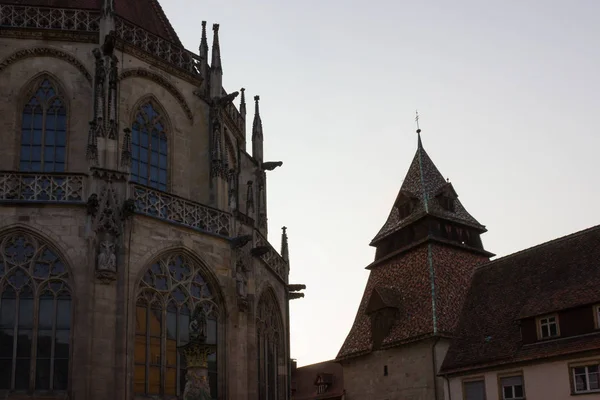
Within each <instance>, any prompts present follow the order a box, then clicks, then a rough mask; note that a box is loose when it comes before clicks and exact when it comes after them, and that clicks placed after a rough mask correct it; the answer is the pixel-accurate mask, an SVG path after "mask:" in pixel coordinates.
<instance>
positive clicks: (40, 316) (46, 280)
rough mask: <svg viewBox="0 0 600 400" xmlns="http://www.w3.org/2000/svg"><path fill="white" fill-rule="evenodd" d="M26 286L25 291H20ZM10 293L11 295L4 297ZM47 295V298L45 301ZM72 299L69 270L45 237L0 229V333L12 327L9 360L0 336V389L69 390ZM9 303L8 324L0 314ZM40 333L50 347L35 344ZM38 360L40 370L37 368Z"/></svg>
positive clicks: (5, 312) (64, 259)
mask: <svg viewBox="0 0 600 400" xmlns="http://www.w3.org/2000/svg"><path fill="white" fill-rule="evenodd" d="M19 246H20V248H22V249H23V250H22V251H21V252H18V251H17V250H16V248H18V247H19ZM28 286H30V290H31V291H30V292H27V291H24V289H25V288H26V287H28ZM11 291H12V292H13V293H14V297H13V296H10V292H11ZM24 295H26V296H27V297H24ZM48 295H51V296H52V300H51V301H49V300H50V297H49V296H48ZM24 300H27V301H29V302H30V304H31V305H30V307H31V315H30V316H29V320H27V323H25V324H23V323H22V319H23V317H26V316H27V314H29V313H27V314H22V313H21V311H22V309H21V306H22V305H23V301H24ZM73 300H74V299H73V289H72V282H71V281H70V268H69V266H68V264H67V262H66V258H65V257H64V256H63V255H62V254H61V253H60V252H59V251H58V250H57V249H56V247H55V246H53V245H52V244H51V243H50V241H49V240H46V239H43V238H41V237H39V236H38V235H36V234H34V233H31V232H29V231H25V230H21V229H18V230H10V231H6V232H2V233H0V332H1V333H2V334H10V333H11V332H10V331H11V330H12V333H13V339H12V342H13V343H12V355H11V358H10V360H8V359H7V357H6V356H5V354H3V350H4V349H3V346H4V345H7V344H10V343H9V342H10V341H6V342H4V344H2V343H1V340H2V339H1V338H0V393H2V392H5V391H15V392H29V393H31V392H35V393H42V394H43V393H48V392H53V393H61V392H67V391H69V390H70V386H71V380H70V376H71V371H72V363H71V362H72V352H73V346H72V343H73V340H72V339H73V316H74V313H75V310H74V308H75V307H74V301H73ZM11 301H12V304H11ZM7 305H8V306H7ZM12 307H14V308H13V310H14V313H12V317H13V321H12V328H11V327H10V326H9V325H10V324H7V323H6V321H7V320H6V317H7V316H8V317H9V318H10V314H9V313H10V309H11V308H12ZM45 310H46V312H44V311H45ZM61 310H62V311H61ZM49 312H52V313H53V315H52V316H51V318H48V313H49ZM65 319H66V320H65ZM65 322H66V323H65ZM44 328H46V329H44ZM44 334H45V335H44ZM25 335H28V336H29V337H30V342H29V343H28V344H27V345H25V346H23V345H22V342H21V340H22V338H23V336H25ZM42 335H44V336H45V337H46V338H47V339H48V341H49V343H51V345H50V346H40V345H39V343H40V340H41V338H42V337H44V336H42ZM58 339H62V344H63V346H62V349H60V348H58V347H57V340H58ZM65 341H66V343H65ZM58 343H60V342H58ZM64 344H66V346H64ZM19 346H20V347H19ZM44 350H45V351H46V353H45V354H44V353H43V351H44ZM19 353H21V354H20V355H19ZM2 362H5V363H8V362H10V368H9V369H6V366H5V365H2ZM19 364H21V365H20V366H19ZM44 364H46V368H43V367H40V366H42V365H44ZM3 374H5V375H3ZM44 374H47V375H46V376H45V375H44ZM61 374H62V379H61ZM45 379H47V380H46V381H45V382H44V380H45Z"/></svg>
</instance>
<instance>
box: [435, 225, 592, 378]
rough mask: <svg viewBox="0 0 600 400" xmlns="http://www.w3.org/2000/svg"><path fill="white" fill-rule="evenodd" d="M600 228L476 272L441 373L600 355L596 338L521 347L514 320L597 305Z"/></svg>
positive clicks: (488, 265) (531, 249)
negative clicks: (581, 353) (595, 351)
mask: <svg viewBox="0 0 600 400" xmlns="http://www.w3.org/2000/svg"><path fill="white" fill-rule="evenodd" d="M598 287H600V226H596V227H593V228H590V229H587V230H584V231H581V232H577V233H574V234H572V235H569V236H565V237H562V238H559V239H556V240H553V241H550V242H547V243H544V244H541V245H539V246H536V247H532V248H530V249H527V250H524V251H521V252H518V253H515V254H512V255H509V256H506V257H503V258H500V259H497V260H494V261H492V262H490V263H487V264H485V265H483V266H481V267H480V268H478V269H477V270H476V272H475V274H474V277H473V281H472V284H471V288H470V290H469V294H468V296H467V299H466V300H465V305H464V307H463V310H462V314H461V318H460V323H459V326H458V329H457V332H456V338H455V339H454V341H453V343H452V344H451V346H450V348H449V350H448V354H447V356H446V358H445V360H444V363H443V365H442V372H443V373H448V372H452V371H457V370H465V369H474V368H478V367H482V366H486V365H492V364H501V363H508V362H518V361H523V360H532V359H536V358H541V357H550V356H555V355H561V354H568V353H573V352H578V351H585V350H590V349H600V335H596V336H593V335H592V336H585V337H579V338H577V337H575V338H568V339H567V338H565V339H559V340H553V341H549V342H546V343H536V344H528V345H522V344H521V333H520V328H519V325H518V323H517V322H518V320H519V319H520V318H523V317H529V316H537V315H542V314H546V313H548V312H551V311H558V310H563V309H566V308H571V307H577V306H583V305H587V304H591V303H595V302H600V290H598Z"/></svg>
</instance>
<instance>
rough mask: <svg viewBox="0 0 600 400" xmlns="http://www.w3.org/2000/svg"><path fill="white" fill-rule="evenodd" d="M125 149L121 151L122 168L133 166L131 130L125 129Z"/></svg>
mask: <svg viewBox="0 0 600 400" xmlns="http://www.w3.org/2000/svg"><path fill="white" fill-rule="evenodd" d="M123 132H124V133H125V134H124V135H123V149H122V150H121V166H123V167H127V168H128V167H130V166H131V129H129V128H125V129H123Z"/></svg>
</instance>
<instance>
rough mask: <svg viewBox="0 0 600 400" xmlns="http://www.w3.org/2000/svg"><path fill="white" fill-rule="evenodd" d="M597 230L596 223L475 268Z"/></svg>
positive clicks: (598, 227)
mask: <svg viewBox="0 0 600 400" xmlns="http://www.w3.org/2000/svg"><path fill="white" fill-rule="evenodd" d="M595 230H600V225H594V226H591V227H589V228H585V229H582V230H580V231H577V232H573V233H569V234H567V235H564V236H560V237H558V238H555V239H551V240H549V241H547V242H543V243H540V244H536V245H533V246H531V247H528V248H525V249H522V250H519V251H517V252H514V253H511V254H507V255H505V256H503V257H500V258H496V259H495V260H492V261H490V262H487V263H485V264H482V265H479V266H478V267H476V268H475V270H476V271H479V270H480V269H484V268H486V267H490V266H493V265H494V264H496V263H498V262H500V261H505V260H507V259H511V258H514V257H517V256H519V255H522V254H523V253H526V252H529V251H531V250H535V249H539V248H543V247H546V246H550V245H554V244H556V243H560V242H564V241H567V240H569V239H573V238H576V237H579V236H582V235H585V234H587V233H590V232H593V231H595Z"/></svg>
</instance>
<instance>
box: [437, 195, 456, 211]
mask: <svg viewBox="0 0 600 400" xmlns="http://www.w3.org/2000/svg"><path fill="white" fill-rule="evenodd" d="M439 201H440V205H441V206H442V208H443V209H444V210H446V211H450V212H454V199H453V198H451V197H448V196H440V197H439Z"/></svg>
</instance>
